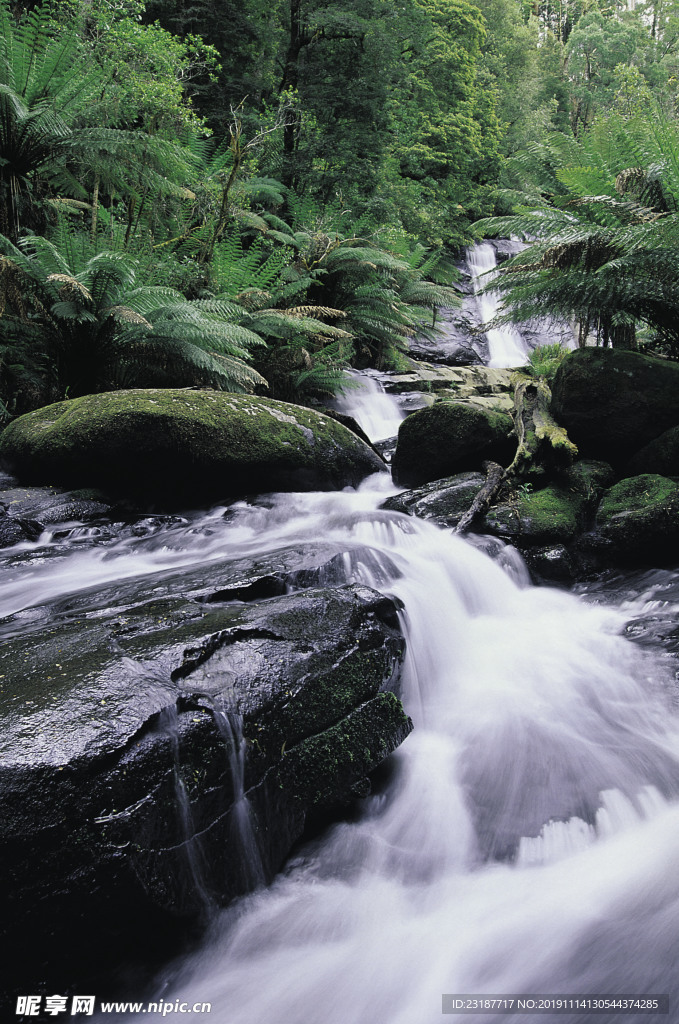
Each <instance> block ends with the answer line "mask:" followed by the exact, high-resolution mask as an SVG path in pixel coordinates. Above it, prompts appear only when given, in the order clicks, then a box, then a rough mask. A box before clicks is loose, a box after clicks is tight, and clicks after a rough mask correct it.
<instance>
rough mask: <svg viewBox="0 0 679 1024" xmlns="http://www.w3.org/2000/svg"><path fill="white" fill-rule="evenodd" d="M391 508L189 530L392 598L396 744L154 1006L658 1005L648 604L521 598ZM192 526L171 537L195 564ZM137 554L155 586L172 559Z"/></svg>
mask: <svg viewBox="0 0 679 1024" xmlns="http://www.w3.org/2000/svg"><path fill="white" fill-rule="evenodd" d="M388 490H389V485H388V482H387V483H385V479H384V475H382V476H380V477H377V478H373V479H372V480H369V481H367V482H366V483H365V484H364V485H363V486H362V487H361V488H359V489H358V490H357V491H351V490H347V491H345V492H342V493H339V494H327V493H326V494H294V495H275V496H269V498H268V499H267V501H266V502H265V503H264V505H263V506H253V505H252V504H248V503H246V502H242V503H237V504H236V505H235V506H232V507H231V509H230V516H229V518H228V519H222V518H219V517H218V516H217V515H216V514H215V513H214V512H213V513H210V514H209V516H205V517H204V519H205V521H208V522H209V528H210V534H209V541H207V542H206V540H205V537H206V534H205V531H203V533H202V537H203V547H205V548H206V549H207V556H208V557H209V556H210V551H211V550H212V547H211V546H212V545H214V548H215V549H216V548H217V547H218V546H221V548H222V550H228V551H229V552H230V553H231V554H232V555H233V557H242V556H243V555H244V554H246V553H247V552H253V553H254V552H261V551H262V550H263V549H266V550H274V549H276V547H282V546H284V545H286V544H289V543H293V542H295V541H297V542H302V543H303V542H304V541H305V540H306V539H307V538H308V537H309V536H323V538H324V540H327V542H328V543H329V544H333V545H336V547H337V550H338V551H341V552H343V557H344V565H345V573H346V579H347V581H356V582H360V583H363V584H366V585H369V586H373V587H375V588H377V589H379V590H381V591H382V592H383V593H385V594H388V595H391V596H393V597H394V598H395V599H397V601H398V603H399V606H400V607H401V608H402V612H401V618H402V625H403V629H404V632H405V634H406V637H407V657H406V664H405V670H404V680H403V700H404V704H405V706H406V708H407V710H408V712H409V714H410V715H411V716H412V718H413V720H414V723H415V730H414V732H413V734H412V735H411V736H410V737H409V738H408V739H407V740H406V742H405V743H404V744H403V746H402V747H401V748H400V749H399V751H397V753H396V755H394V757H393V759H392V762H393V770H392V771H391V773H389V776H388V781H383V783H382V784H381V786H380V787H378V790H377V791H376V792H375V794H374V795H373V796H371V797H369V798H367V799H366V800H364V801H363V802H362V805H361V811H360V815H359V818H358V820H356V821H352V822H345V823H341V824H338V825H336V826H335V827H334V828H333V829H332V830H331V831H330V832H329V833H328V834H326V835H325V836H324V837H323V838H321V839H319V840H317V841H315V843H313V844H311V845H309V846H307V847H306V848H303V849H301V850H300V851H299V853H298V855H297V856H296V857H295V858H294V859H293V860H292V861H291V863H290V864H289V865H288V868H287V870H286V871H285V873H284V874H282V875H281V876H280V877H279V878H278V880H277V881H276V882H275V884H274V885H272V886H271V887H270V888H268V889H262V890H260V891H258V892H256V893H254V894H253V895H252V896H249V897H246V898H244V899H242V900H240V901H238V902H237V903H236V904H235V905H234V906H233V907H232V908H230V909H228V910H227V911H224V912H222V913H221V915H220V916H218V918H217V919H216V921H215V923H214V926H213V928H212V929H211V932H210V935H209V937H208V938H207V939H206V940H205V943H204V945H203V946H202V948H201V949H199V950H198V951H196V952H195V953H194V954H193V955H191V956H190V957H189V958H188V959H187V960H185V961H184V962H183V963H181V964H179V965H175V966H173V967H171V968H169V969H168V970H167V972H166V973H165V975H164V976H163V977H162V978H161V979H160V980H159V982H158V990H159V991H160V992H162V994H163V998H165V999H171V1001H172V1002H173V1003H174V1002H175V1001H177V1000H178V1001H179V1003H181V1002H186V1003H188V1004H189V1005H192V1004H193V1003H196V1002H210V1003H211V1004H212V1012H211V1020H214V1021H215V1022H216V1024H255V1022H258V1021H265V1020H277V1021H280V1022H281V1024H367V1022H370V1024H430V1022H432V1024H433V1022H434V1021H439V1020H440V1018H441V999H442V995H443V994H444V993H446V994H470V993H471V994H484V993H485V994H512V993H535V994H543V995H544V994H550V993H553V994H572V995H577V994H590V995H596V994H601V995H604V994H610V993H623V994H633V993H638V994H649V993H667V992H669V993H670V994H671V996H672V997H676V995H677V994H678V993H677V987H678V986H677V982H676V980H675V979H676V967H675V957H676V949H677V944H678V943H679V914H678V913H677V910H678V908H679V803H678V802H677V797H678V795H679V730H678V729H677V719H676V715H675V714H674V713H673V712H672V708H671V697H672V694H673V692H675V691H674V690H673V689H672V687H675V689H676V684H675V683H674V678H673V670H672V665H671V663H670V662H668V661H666V660H664V659H663V657H662V656H661V653H654V652H653V651H651V650H648V649H645V648H643V647H642V646H640V645H637V644H635V643H633V642H631V641H630V640H628V639H626V638H625V637H624V635H623V632H624V629H625V625H626V623H627V622H628V621H629V620H630V619H633V618H634V617H635V616H642V615H643V614H648V610H649V602H648V597H647V595H642V596H641V597H640V598H639V599H638V600H636V601H635V600H632V599H630V598H629V597H628V596H627V595H626V600H625V603H624V605H621V606H620V607H617V606H616V605H615V604H607V603H605V602H603V601H602V600H601V595H598V600H599V603H597V604H594V603H592V602H589V601H586V600H583V599H582V597H577V596H575V595H572V594H569V593H567V592H564V591H559V590H556V589H550V588H535V587H532V586H530V585H529V584H527V583H526V581H525V577H522V576H521V575H519V577H518V578H517V576H516V573H512V572H507V571H505V570H504V569H503V568H502V567H501V565H500V564H499V563H498V562H497V561H493V560H491V559H490V558H489V557H488V556H487V555H486V554H485V553H484V552H483V551H482V550H481V549H479V548H478V547H476V546H474V545H473V544H471V543H469V542H467V541H465V540H462V539H460V538H457V537H455V536H453V535H452V534H450V533H448V532H446V531H444V530H441V529H439V528H437V527H435V526H434V525H432V524H429V523H426V522H422V521H419V520H416V519H413V518H409V517H407V516H404V515H400V514H398V513H393V512H386V511H380V510H379V504H380V503H381V502H382V500H383V499H384V497H385V494H386V493H388ZM202 522H203V520H201V519H197V520H196V521H194V522H193V523H192V524H191V526H190V528H187V526H186V525H184V526H181V525H178V526H176V527H175V531H176V533H175V534H174V536H175V541H174V546H175V547H177V548H178V547H179V546H180V545H179V536H180V534H182V535H183V536H184V538H185V542H186V544H187V546H189V547H191V549H192V555H191V557H193V560H194V561H196V560H197V559H198V557H199V550H200V545H199V544H198V543H197V542H196V543H195V544H194V541H192V539H191V538H192V537H196V536H197V535H201V523H202ZM170 532H172V531H170ZM203 553H205V552H203ZM116 554H117V555H118V556H119V557H120V558H121V559H122V560H123V563H125V560H126V559H128V558H129V557H130V551H129V549H127V550H121V551H119V552H114V551H111V550H109V552H108V561H109V562H110V560H111V559H112V558H115V556H116ZM80 557H82V553H80ZM145 557H146V559H147V562H146V563H145V568H146V571H152V564H153V561H154V559H155V560H157V561H156V565H162V564H164V559H165V558H166V557H167V553H166V552H162V551H160V550H159V549H158V550H155V551H154V552H152V553H149V552H147V554H146V555H145ZM186 557H187V558H188V557H189V555H186ZM508 565H509V566H510V568H511V566H512V562H511V561H510V562H509V563H508ZM107 568H108V563H107V564H106V566H104V571H107ZM122 568H123V569H124V568H125V565H124V564H123V567H122ZM90 578H91V577H90ZM666 611H667V612H668V613H669V612H671V613H672V614H675V613H676V609H675V610H674V611H672V609H669V610H668V609H666ZM508 1017H509V1019H510V1020H528V1019H529V1018H528V1017H525V1016H523V1015H522V1014H518V1015H516V1014H509V1015H508ZM106 1019H107V1020H113V1019H115V1018H114V1017H112V1016H111V1015H107V1017H106ZM123 1019H125V1020H130V1019H132V1018H130V1015H129V1014H127V1015H125V1016H124V1017H121V1018H120V1020H123ZM138 1019H139V1021H140V1022H141V1021H143V1020H144V1019H145V1018H144V1016H143V1015H142V1016H140V1017H139V1018H138ZM505 1019H507V1018H505ZM531 1019H532V1018H531ZM598 1019H599V1016H598V1015H589V1014H587V1013H584V1014H583V1013H580V1014H560V1015H559V1020H560V1021H563V1022H564V1024H567V1022H571V1024H576V1021H577V1022H578V1024H586V1022H590V1024H593V1022H594V1021H595V1020H598ZM606 1019H607V1020H613V1021H618V1020H619V1021H622V1020H628V1019H629V1017H628V1016H626V1015H624V1014H616V1013H613V1014H607V1015H606ZM664 1019H668V1018H664ZM102 1020H103V1018H102ZM474 1020H475V1021H476V1022H477V1024H490V1022H491V1021H495V1020H496V1016H495V1015H491V1014H477V1015H475V1016H474Z"/></svg>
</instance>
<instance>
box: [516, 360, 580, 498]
mask: <svg viewBox="0 0 679 1024" xmlns="http://www.w3.org/2000/svg"><path fill="white" fill-rule="evenodd" d="M551 397H552V393H551V391H550V390H549V387H548V386H547V384H546V382H545V381H544V380H533V379H530V378H528V377H522V378H521V379H520V380H519V381H518V382H517V383H516V385H515V387H514V412H513V414H512V415H513V419H514V429H515V430H516V435H517V438H518V441H519V444H518V447H517V449H516V455H515V456H514V460H513V462H512V464H511V465H510V466H509V467H508V469H507V474H506V477H507V479H508V480H509V481H510V482H511V483H513V482H515V481H520V480H532V481H533V482H535V481H539V480H540V479H542V478H544V477H546V476H547V475H548V473H551V472H553V471H554V470H557V471H558V470H559V469H565V468H566V467H567V466H569V465H570V464H571V462H572V461H573V458H574V456H576V455H577V454H578V449H577V447H576V446H575V445H574V444H573V442H572V441H571V440H570V438H569V437H568V434H567V433H566V431H565V430H564V428H563V427H560V426H559V424H558V423H557V422H556V420H555V419H554V418H553V416H552V414H551V412H550V411H549V402H550V400H551Z"/></svg>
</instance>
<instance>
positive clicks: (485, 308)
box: [467, 242, 528, 367]
mask: <svg viewBox="0 0 679 1024" xmlns="http://www.w3.org/2000/svg"><path fill="white" fill-rule="evenodd" d="M467 264H468V266H469V269H470V271H471V274H472V283H473V286H474V291H475V292H476V302H477V304H478V309H479V319H480V322H481V323H482V324H486V323H489V322H490V321H491V320H493V319H494V318H495V317H496V316H497V314H498V311H499V309H500V296H499V294H498V293H497V292H484V293H481V289H482V288H486V287H487V286H488V284H489V282H490V281H491V280H492V278H493V271H494V269H495V268H496V266H497V260H496V258H495V250H494V249H493V247H492V245H489V244H488V242H481V243H478V244H477V245H474V246H472V247H471V248H469V249H467ZM486 338H487V340H488V350H489V360H488V366H497V367H508V366H523V365H524V363H526V362H528V347H527V345H526V343H525V342H524V340H523V338H522V337H521V334H520V333H519V331H518V330H517V329H516V328H515V327H493V328H492V329H491V330H489V331H486Z"/></svg>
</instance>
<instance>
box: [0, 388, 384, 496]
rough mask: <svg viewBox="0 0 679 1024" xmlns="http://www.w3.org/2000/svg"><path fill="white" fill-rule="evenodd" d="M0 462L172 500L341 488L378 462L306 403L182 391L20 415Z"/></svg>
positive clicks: (36, 475) (56, 478) (37, 475)
mask: <svg viewBox="0 0 679 1024" xmlns="http://www.w3.org/2000/svg"><path fill="white" fill-rule="evenodd" d="M0 459H2V460H3V462H4V463H5V464H6V465H8V466H9V468H10V469H12V470H13V471H14V472H15V473H16V474H17V475H18V476H19V478H20V479H21V480H22V482H29V483H30V482H47V481H49V483H50V484H63V485H65V486H78V487H90V486H97V487H102V488H103V489H104V490H106V491H107V492H111V493H116V494H122V495H130V496H133V497H142V498H144V499H146V500H149V499H151V500H153V499H159V498H165V499H167V498H175V499H176V500H178V501H187V500H191V499H194V498H199V499H201V500H205V499H219V498H222V497H228V496H233V495H237V494H242V493H248V492H262V491H270V490H316V489H318V490H324V489H329V488H334V487H343V486H346V485H347V484H356V483H358V482H360V480H361V479H363V477H365V476H366V475H368V474H369V473H374V472H378V471H380V470H381V469H383V468H384V466H383V463H382V462H381V460H380V458H379V456H378V455H377V454H376V453H375V452H374V451H371V449H370V448H369V447H368V446H367V445H366V444H364V443H363V442H362V441H361V440H360V439H359V438H357V437H356V436H355V435H354V434H352V433H351V431H349V430H347V429H346V427H344V426H342V424H340V423H337V422H336V421H335V420H332V419H330V418H329V417H327V416H323V415H322V414H321V413H317V412H314V411H312V410H311V409H305V408H302V407H301V406H296V405H290V404H288V403H286V402H275V401H270V400H268V399H263V398H256V397H253V396H250V395H232V394H225V393H223V392H218V391H183V390H167V391H164V390H131V391H117V392H111V393H108V394H100V395H87V396H85V397H84V398H75V399H72V400H70V401H66V402H58V403H56V404H55V405H50V406H46V407H45V408H43V409H38V410H36V411H35V412H32V413H27V414H26V415H25V416H20V417H19V418H18V419H16V420H14V422H13V423H11V424H10V425H9V426H8V427H7V428H6V430H5V431H4V432H3V434H2V435H1V436H0Z"/></svg>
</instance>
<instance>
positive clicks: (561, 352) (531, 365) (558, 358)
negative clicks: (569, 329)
mask: <svg viewBox="0 0 679 1024" xmlns="http://www.w3.org/2000/svg"><path fill="white" fill-rule="evenodd" d="M568 351H569V350H568V349H567V348H565V347H564V346H563V345H562V344H561V343H560V342H556V343H555V344H553V345H538V346H537V348H534V349H533V351H532V352H531V354H530V356H529V357H528V365H527V366H526V372H527V373H529V374H530V375H531V376H532V377H542V378H544V379H545V380H546V381H547V383H548V384H549V385H551V384H552V381H553V380H554V377H555V375H556V371H557V370H558V369H559V366H560V365H561V363H562V361H563V359H564V358H565V357H566V356H567V355H568Z"/></svg>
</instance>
